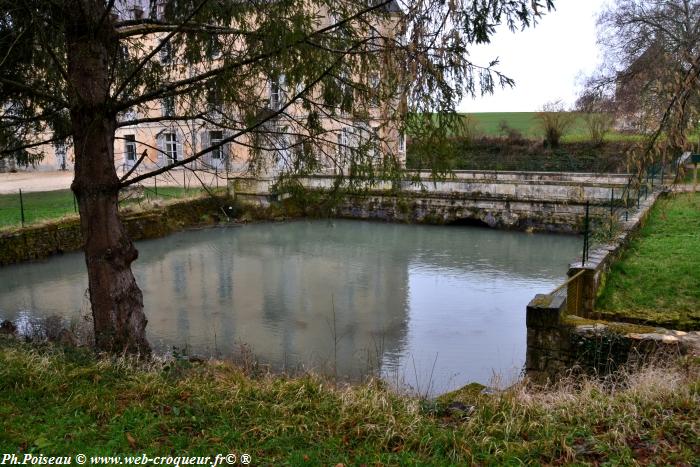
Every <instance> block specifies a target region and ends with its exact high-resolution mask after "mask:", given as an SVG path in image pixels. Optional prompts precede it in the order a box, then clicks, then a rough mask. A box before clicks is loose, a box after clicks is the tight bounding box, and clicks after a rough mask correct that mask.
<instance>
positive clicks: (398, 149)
mask: <svg viewBox="0 0 700 467" xmlns="http://www.w3.org/2000/svg"><path fill="white" fill-rule="evenodd" d="M148 5H149V2H148V0H118V1H117V2H116V6H115V11H117V12H118V16H119V18H120V19H135V18H136V19H138V18H140V17H144V16H147V15H155V16H156V17H157V15H159V14H160V7H158V8H157V9H156V11H153V12H148V8H149V7H148ZM392 8H393V9H390V10H389V11H390V12H391V13H392V15H393V14H400V10H399V8H398V6H396V5H394V6H393V7H392ZM390 17H391V16H390ZM320 18H321V19H320V23H319V26H321V27H322V26H326V25H328V24H332V23H331V21H333V19H332V18H333V15H332V14H329V13H328V12H325V14H322V15H320ZM391 26H392V25H391V24H383V25H380V26H378V27H377V29H381V30H382V34H384V33H385V32H386V34H391V31H390V29H391ZM162 36H163V33H157V34H156V33H154V34H150V35H148V36H143V37H142V40H143V41H144V44H146V47H145V49H144V50H148V48H149V47H150V50H152V49H153V47H155V45H156V44H158V43H159V39H160V38H161V37H162ZM141 53H143V51H141ZM154 59H155V58H154ZM157 59H159V60H161V61H164V62H168V61H173V60H175V61H176V60H177V53H176V52H175V53H174V51H172V50H168V51H166V52H163V51H161V53H160V54H159V56H158V58H157ZM193 72H194V70H192V67H190V70H189V73H193ZM367 79H368V80H369V81H370V85H371V86H378V85H379V80H380V79H381V75H380V73H379V72H377V73H373V74H372V75H371V76H369V77H367ZM255 89H256V91H255V94H256V95H257V97H258V98H259V99H258V100H259V101H260V102H262V103H263V104H262V107H263V108H266V110H267V111H275V110H277V109H279V108H280V106H282V105H284V104H286V102H287V101H286V100H287V99H289V97H290V96H291V95H293V94H295V93H296V92H298V90H295V89H287V87H286V86H285V77H284V74H280V75H278V76H276V77H274V78H271V77H269V76H268V77H265V76H261V77H260V79H259V84H257V85H256V86H255ZM310 98H311V99H313V98H314V96H313V94H311V97H310ZM179 99H180V96H178V98H177V99H174V100H167V99H166V100H162V101H161V102H160V103H154V102H151V103H149V104H150V107H141V108H139V109H133V110H131V111H129V112H125V113H124V114H122V115H120V116H119V120H120V121H121V122H126V121H131V120H136V119H144V118H156V117H161V116H167V115H178V114H180V113H181V110H182V106H181V105H180V103H179V102H178V101H179ZM223 105H224V106H225V103H224V104H223ZM400 105H402V103H401V102H400V100H399V99H398V98H392V99H390V102H381V103H380V102H377V103H376V105H370V106H369V108H368V109H366V110H367V113H366V114H367V117H365V118H364V119H363V120H362V121H358V120H357V119H355V118H354V117H353V116H352V115H348V114H347V113H343V112H340V111H339V112H337V114H336V115H335V116H334V117H333V118H323V119H322V121H321V125H322V126H323V129H324V135H323V136H322V137H321V139H320V140H318V139H317V140H316V141H315V142H314V145H315V146H318V147H320V148H321V149H320V150H319V151H318V152H319V156H318V158H319V160H320V168H319V169H318V170H317V171H319V172H322V173H334V172H339V171H345V170H347V167H346V166H345V165H347V160H345V159H346V158H345V152H346V151H347V150H348V149H350V148H353V147H357V146H358V145H361V144H364V142H365V141H367V140H368V139H370V138H377V140H379V141H381V142H382V143H381V145H379V147H378V148H377V150H376V158H377V160H378V161H379V160H381V158H383V157H392V158H396V159H398V160H399V161H400V163H401V164H402V165H403V164H404V163H405V139H404V136H403V134H400V132H399V130H398V128H399V125H398V124H397V122H395V121H393V120H394V119H395V115H397V113H396V112H395V110H396V109H397V108H398V106H400ZM217 109H218V107H216V108H214V107H213V108H212V111H211V112H210V113H209V114H208V116H207V119H208V120H209V121H216V119H217ZM223 112H224V113H227V112H230V110H228V109H225V110H224V111H223ZM304 112H305V111H304V110H303V109H302V107H301V106H300V105H297V104H294V105H292V106H290V107H289V108H288V109H287V110H286V111H285V115H284V116H281V117H276V118H275V119H274V120H271V121H270V122H268V123H267V124H266V126H265V128H266V129H267V131H268V132H269V133H272V134H274V133H275V128H282V127H284V128H285V129H286V130H285V131H280V133H288V134H282V135H280V136H279V137H266V142H265V144H263V145H262V146H264V148H265V149H264V150H263V151H262V152H263V157H261V158H258V159H257V160H256V166H255V167H251V160H252V159H251V156H250V149H249V148H250V146H251V141H250V139H249V138H248V137H247V136H245V135H244V136H243V137H241V139H240V141H239V140H238V139H237V140H236V141H235V142H233V143H229V144H226V145H225V146H223V147H221V148H219V149H214V150H212V151H210V152H208V153H206V154H205V155H204V156H203V157H201V158H199V159H198V160H197V161H195V162H193V163H191V164H188V166H187V167H188V168H190V169H201V170H207V171H214V172H226V173H231V174H244V173H251V170H252V169H254V171H255V172H256V173H260V174H265V175H268V176H269V175H274V174H277V173H280V172H283V171H285V167H286V166H288V161H289V160H290V159H291V158H290V153H291V151H293V150H295V149H294V148H295V147H296V148H298V147H301V144H297V143H296V142H295V141H291V140H290V139H292V138H293V136H290V135H289V134H291V133H295V132H294V131H289V128H293V127H294V125H295V122H298V121H303V120H304V119H305V117H306V115H305V113H304ZM387 115H392V117H387ZM231 131H232V130H227V129H223V128H221V127H217V126H215V125H212V124H210V123H207V122H206V121H205V120H202V119H195V120H187V121H176V122H173V123H170V122H167V121H159V122H150V123H143V122H142V123H138V124H136V125H131V126H122V127H120V128H118V130H117V132H116V135H115V142H114V163H115V166H116V167H117V170H118V172H120V173H125V172H127V171H129V170H130V168H131V167H133V166H134V164H136V163H137V161H138V160H139V159H140V157H141V155H142V154H143V153H144V151H146V153H147V156H146V158H145V159H144V160H143V161H142V162H141V164H139V167H138V172H139V173H143V172H147V171H150V170H152V169H154V168H157V167H164V166H166V165H168V164H170V163H172V162H174V161H180V160H183V159H184V158H187V157H189V156H191V155H192V154H194V153H196V152H198V151H202V150H204V149H206V148H207V147H209V146H210V145H211V144H214V143H216V142H218V141H220V140H221V139H223V138H226V137H229V136H231V135H232V133H231ZM41 151H42V152H43V153H44V158H43V159H42V160H41V162H39V163H38V164H36V165H34V166H29V167H25V168H22V167H17V166H16V164H13V163H12V161H11V160H9V161H5V163H4V166H0V170H4V171H7V170H12V169H15V168H16V169H18V170H39V171H48V170H72V169H73V149H72V147H71V146H70V145H68V144H52V145H44V146H43V147H41Z"/></svg>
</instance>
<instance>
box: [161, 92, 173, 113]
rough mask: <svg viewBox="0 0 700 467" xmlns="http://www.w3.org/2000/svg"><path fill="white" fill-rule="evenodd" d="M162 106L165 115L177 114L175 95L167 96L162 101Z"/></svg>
mask: <svg viewBox="0 0 700 467" xmlns="http://www.w3.org/2000/svg"><path fill="white" fill-rule="evenodd" d="M161 107H162V111H163V117H174V116H175V97H173V96H170V97H166V98H164V99H163V100H162V101H161Z"/></svg>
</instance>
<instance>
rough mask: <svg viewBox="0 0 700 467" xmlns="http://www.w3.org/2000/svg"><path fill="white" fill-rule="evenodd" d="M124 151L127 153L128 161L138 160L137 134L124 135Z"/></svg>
mask: <svg viewBox="0 0 700 467" xmlns="http://www.w3.org/2000/svg"><path fill="white" fill-rule="evenodd" d="M124 141H125V142H124V152H125V153H126V161H127V162H135V161H136V136H134V135H124Z"/></svg>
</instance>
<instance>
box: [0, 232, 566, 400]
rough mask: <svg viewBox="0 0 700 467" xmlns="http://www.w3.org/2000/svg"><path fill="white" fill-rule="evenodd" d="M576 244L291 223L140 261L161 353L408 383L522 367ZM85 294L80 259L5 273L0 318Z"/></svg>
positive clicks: (211, 237) (167, 247) (199, 239)
mask: <svg viewBox="0 0 700 467" xmlns="http://www.w3.org/2000/svg"><path fill="white" fill-rule="evenodd" d="M579 245H580V244H579V241H578V240H577V239H576V238H573V237H566V236H557V235H526V234H523V233H518V232H499V231H494V230H487V229H475V228H457V227H452V228H450V227H435V226H404V225H396V224H379V223H369V222H358V221H332V222H323V221H315V222H294V223H284V224H260V225H251V226H246V227H242V228H227V229H209V230H201V231H195V232H183V233H179V234H175V235H172V236H169V237H167V238H163V239H159V240H150V241H145V242H140V243H139V244H138V248H139V251H140V257H139V259H138V260H137V261H136V262H135V263H134V267H135V273H136V276H137V281H138V283H139V285H140V286H141V287H142V289H143V291H144V301H145V305H146V314H147V317H148V320H149V323H148V327H147V331H148V335H149V339H150V341H151V343H152V344H153V345H154V347H155V348H156V349H160V350H164V349H167V348H168V347H171V346H177V347H180V348H182V347H188V348H189V349H190V350H191V352H193V353H197V354H204V355H217V354H219V355H221V356H222V357H229V356H232V353H234V352H235V351H237V350H238V346H239V345H240V344H242V343H246V344H249V345H250V346H251V347H252V350H253V352H254V354H255V356H257V357H258V358H259V359H260V360H261V361H262V362H266V363H270V364H272V365H273V366H274V367H276V368H287V369H295V368H296V367H297V366H298V365H300V364H303V365H304V366H306V367H307V368H308V367H313V368H315V369H317V370H324V371H332V370H333V366H334V364H337V373H338V375H339V376H346V375H347V376H351V377H354V376H358V375H362V374H366V373H367V372H368V370H369V369H380V368H379V366H380V365H381V370H382V372H383V374H384V375H385V376H388V377H389V378H391V377H392V376H393V375H392V371H393V370H397V369H399V368H407V369H408V373H409V374H408V382H409V383H412V382H413V379H414V374H413V373H419V374H418V375H417V376H416V377H415V379H418V378H422V376H423V375H422V373H425V379H426V380H428V381H430V380H432V381H434V382H436V386H438V387H439V388H440V389H450V388H448V387H446V386H449V385H451V384H452V383H457V382H461V383H462V384H466V383H467V382H470V381H479V382H482V383H488V382H489V378H490V376H491V375H492V374H493V372H494V370H496V371H501V370H505V369H508V368H512V367H513V366H515V367H518V368H519V367H520V366H522V363H523V362H524V360H525V342H526V335H525V306H526V305H527V303H528V301H529V300H530V299H531V298H532V297H533V296H534V294H535V293H541V292H548V291H549V290H551V289H552V288H554V287H555V286H556V285H558V284H559V283H560V282H561V279H562V276H563V272H564V270H565V265H566V261H568V260H569V259H570V258H572V257H574V256H575V255H576V254H577V252H578V248H579ZM86 288H87V280H86V274H85V263H84V259H83V257H82V255H80V254H70V255H65V256H62V257H55V258H52V259H50V260H48V261H45V262H36V263H28V264H24V265H16V266H8V267H3V268H0V319H12V320H15V319H17V317H18V316H19V312H20V311H21V310H30V311H31V312H32V313H34V314H35V315H37V316H43V317H46V316H49V315H52V314H59V315H62V316H69V317H74V318H77V317H78V316H79V310H80V309H81V308H82V309H83V310H84V311H87V310H88V308H87V307H86V306H84V303H83V302H84V298H83V297H84V295H85V294H84V292H85V289H86ZM436 357H437V358H436ZM377 362H380V363H377ZM435 363H437V365H436V366H435V368H433V367H434V364H435ZM414 367H417V370H418V371H417V372H416V371H414V369H413V368H414ZM455 374H459V375H460V377H461V376H462V375H463V376H464V378H465V379H464V380H459V381H457V380H455V379H454V377H453V375H455ZM440 381H441V382H442V383H438V382H440ZM421 384H423V385H424V386H423V387H425V383H424V382H423V383H421ZM453 387H454V386H453Z"/></svg>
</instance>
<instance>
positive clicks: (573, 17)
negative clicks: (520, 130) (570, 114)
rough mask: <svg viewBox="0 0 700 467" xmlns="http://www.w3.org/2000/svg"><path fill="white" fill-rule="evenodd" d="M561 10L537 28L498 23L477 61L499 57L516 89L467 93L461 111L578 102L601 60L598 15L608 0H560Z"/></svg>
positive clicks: (500, 67) (474, 59)
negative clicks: (513, 27) (585, 80)
mask: <svg viewBox="0 0 700 467" xmlns="http://www.w3.org/2000/svg"><path fill="white" fill-rule="evenodd" d="M554 3H555V6H556V11H552V12H550V13H548V14H547V15H546V16H544V17H543V18H541V20H540V21H539V23H538V24H537V25H536V26H535V27H534V28H528V29H526V30H524V31H520V30H518V31H516V32H514V33H512V32H511V31H509V30H508V28H507V27H499V29H498V30H497V32H496V34H494V36H492V41H491V43H490V44H486V45H480V46H476V47H474V48H473V49H472V51H471V53H470V59H471V60H472V62H473V63H476V64H480V65H482V64H483V65H487V64H488V63H489V62H490V61H491V60H492V59H494V58H498V59H499V62H500V63H499V65H498V66H497V69H498V70H499V71H501V72H502V73H504V74H505V75H506V76H508V77H510V78H512V79H514V80H515V87H514V88H512V89H508V88H506V89H502V88H497V89H496V90H495V92H494V94H493V95H491V96H486V97H483V98H482V97H478V98H475V99H473V98H466V99H465V100H464V101H462V102H461V103H460V105H459V107H458V110H459V111H462V112H534V111H537V110H540V108H541V107H542V105H543V104H544V103H546V102H551V101H555V100H558V99H561V100H563V101H564V102H565V103H566V104H567V105H573V104H574V102H575V101H576V97H577V95H578V93H579V92H580V90H581V86H580V82H581V77H582V76H585V75H586V74H590V73H592V72H593V71H594V70H595V69H596V67H597V66H598V65H599V63H600V54H599V49H598V45H597V43H596V41H597V32H596V19H597V17H598V14H599V13H600V11H601V10H602V8H603V6H604V5H605V4H606V3H607V2H606V0H555V2H554Z"/></svg>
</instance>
